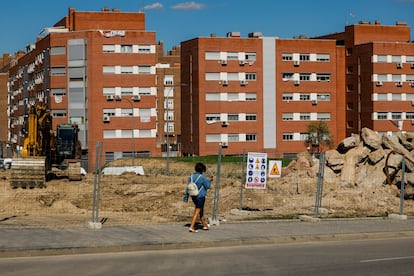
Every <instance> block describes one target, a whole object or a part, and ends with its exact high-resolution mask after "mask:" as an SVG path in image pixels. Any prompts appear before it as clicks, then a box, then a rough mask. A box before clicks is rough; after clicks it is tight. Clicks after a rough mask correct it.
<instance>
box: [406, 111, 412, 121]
mask: <svg viewBox="0 0 414 276" xmlns="http://www.w3.org/2000/svg"><path fill="white" fill-rule="evenodd" d="M405 118H407V120H413V119H414V112H407V113H406V114H405Z"/></svg>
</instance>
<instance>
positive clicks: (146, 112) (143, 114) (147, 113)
mask: <svg viewBox="0 0 414 276" xmlns="http://www.w3.org/2000/svg"><path fill="white" fill-rule="evenodd" d="M139 117H140V118H139V119H140V122H142V123H148V122H151V109H150V108H140V109H139Z"/></svg>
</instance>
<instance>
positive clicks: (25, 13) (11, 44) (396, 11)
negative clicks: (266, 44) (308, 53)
mask: <svg viewBox="0 0 414 276" xmlns="http://www.w3.org/2000/svg"><path fill="white" fill-rule="evenodd" d="M69 7H73V8H75V10H78V11H99V10H101V9H102V8H103V7H110V8H120V9H121V11H128V12H135V11H144V12H145V14H146V26H147V30H150V31H155V32H156V33H157V41H159V40H162V41H164V44H165V50H168V49H170V48H171V47H172V46H174V45H179V43H180V42H181V41H184V40H188V39H192V38H195V37H200V36H201V37H203V36H209V35H210V34H211V33H215V34H217V36H219V37H224V36H225V35H226V33H227V32H230V31H237V32H240V33H241V36H242V37H246V36H247V34H248V33H250V32H262V34H263V35H264V36H277V37H280V38H292V37H293V36H298V35H302V34H303V35H307V36H309V37H312V36H317V35H324V34H329V33H334V32H341V31H343V30H344V26H345V25H351V24H353V23H357V22H358V21H360V20H367V21H375V20H379V21H380V22H381V24H382V25H395V22H396V21H404V22H407V23H408V24H409V26H410V27H411V29H412V31H411V40H414V32H413V29H414V0H290V1H281V0H254V1H247V0H195V1H185V0H181V1H180V0H170V1H167V0H135V1H133V0H53V1H51V0H36V1H33V0H18V1H10V0H8V1H2V3H1V8H0V28H1V36H0V54H1V53H4V52H9V53H12V54H13V53H15V52H16V51H17V50H19V49H24V48H25V46H26V45H27V44H29V43H33V42H35V40H36V36H37V35H38V34H39V33H40V31H41V30H42V29H43V28H45V27H51V26H52V25H53V24H55V23H56V22H57V21H59V20H60V19H61V18H63V17H64V16H66V15H67V13H68V8H69Z"/></svg>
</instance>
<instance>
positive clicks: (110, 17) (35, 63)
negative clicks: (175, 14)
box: [9, 8, 161, 171]
mask: <svg viewBox="0 0 414 276" xmlns="http://www.w3.org/2000/svg"><path fill="white" fill-rule="evenodd" d="M156 46H157V45H156V37H155V32H152V31H151V32H150V31H146V30H145V15H144V14H143V13H139V12H120V10H119V9H112V10H110V9H109V8H105V9H103V10H101V11H98V12H84V11H75V10H74V9H72V8H70V9H69V12H68V15H67V16H66V17H64V18H63V19H62V20H60V21H59V22H57V23H56V24H55V25H54V26H53V27H51V28H47V29H45V30H44V32H43V35H42V36H41V37H39V38H38V39H37V42H36V43H35V44H33V45H29V46H28V47H27V53H26V54H25V55H24V56H23V57H21V58H20V59H19V60H18V62H17V64H16V65H14V66H12V67H11V68H10V71H9V73H10V76H9V85H10V88H9V93H10V96H11V103H10V113H11V114H10V116H11V118H13V126H14V128H10V131H11V132H12V133H11V139H10V140H11V143H12V147H13V148H14V149H16V148H17V149H18V148H19V146H18V143H19V144H20V145H21V142H22V141H19V139H18V137H20V136H22V131H23V129H24V127H25V123H24V120H25V115H27V112H28V106H29V105H30V104H34V103H38V104H42V105H46V106H47V107H49V108H50V110H51V112H52V115H53V125H54V128H56V125H57V124H60V123H77V124H78V125H79V128H80V137H79V138H80V141H81V143H82V149H83V150H84V151H85V152H88V160H89V164H88V168H87V169H88V170H89V171H91V170H94V169H95V160H96V157H95V156H96V145H97V143H98V142H102V149H103V152H104V155H105V160H106V161H110V160H113V159H117V158H121V157H123V156H129V157H131V155H132V154H134V155H135V156H160V155H161V149H160V147H157V143H156V140H157V114H156V108H157V87H156V85H157V83H156V63H157V54H156ZM132 138H133V139H132ZM131 142H132V143H131Z"/></svg>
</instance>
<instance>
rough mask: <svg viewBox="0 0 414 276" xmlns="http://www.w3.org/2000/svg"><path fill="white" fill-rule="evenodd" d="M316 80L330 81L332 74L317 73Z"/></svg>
mask: <svg viewBox="0 0 414 276" xmlns="http://www.w3.org/2000/svg"><path fill="white" fill-rule="evenodd" d="M316 80H317V81H330V80H331V74H329V73H320V74H316Z"/></svg>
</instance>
